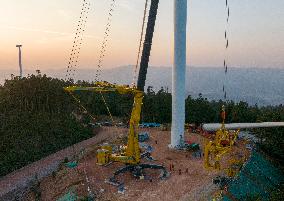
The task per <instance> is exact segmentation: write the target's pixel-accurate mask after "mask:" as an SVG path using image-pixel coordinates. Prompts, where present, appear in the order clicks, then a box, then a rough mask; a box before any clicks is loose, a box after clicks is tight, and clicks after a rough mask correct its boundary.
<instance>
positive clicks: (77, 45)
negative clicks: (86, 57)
mask: <svg viewBox="0 0 284 201" xmlns="http://www.w3.org/2000/svg"><path fill="white" fill-rule="evenodd" d="M90 5H91V3H90V2H89V0H83V4H82V7H81V12H80V17H79V20H78V23H77V26H76V33H75V36H74V40H73V45H72V49H71V52H70V57H69V60H68V66H67V70H66V74H65V80H72V79H73V80H74V79H75V70H76V68H77V67H78V61H79V55H80V50H81V46H82V42H83V34H84V32H85V28H86V23H87V19H88V13H89V11H90Z"/></svg>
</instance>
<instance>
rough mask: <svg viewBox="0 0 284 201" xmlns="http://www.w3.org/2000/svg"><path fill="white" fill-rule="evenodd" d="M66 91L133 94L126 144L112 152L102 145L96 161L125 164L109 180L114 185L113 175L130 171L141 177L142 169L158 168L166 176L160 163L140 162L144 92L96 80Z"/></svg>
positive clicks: (166, 173) (142, 174)
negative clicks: (90, 84) (139, 138)
mask: <svg viewBox="0 0 284 201" xmlns="http://www.w3.org/2000/svg"><path fill="white" fill-rule="evenodd" d="M64 90H65V91H67V92H70V93H72V92H75V91H93V92H96V93H107V92H114V93H119V94H131V95H134V103H133V108H132V112H131V118H130V123H129V131H128V141H127V145H126V146H124V149H123V150H122V151H120V152H119V153H113V150H112V147H111V146H109V145H103V146H102V147H101V148H100V149H99V150H98V151H97V163H98V164H99V165H106V164H108V163H110V162H121V163H124V164H126V166H125V167H123V168H121V169H118V170H117V171H116V172H115V173H114V176H113V177H112V178H110V180H109V182H110V183H112V184H115V185H119V182H117V181H116V179H115V176H116V175H118V174H120V173H124V172H127V171H130V172H132V173H133V175H134V176H136V177H141V176H142V177H143V176H144V173H143V169H146V168H151V169H160V170H161V171H162V175H161V178H165V177H167V176H168V172H167V171H166V169H165V168H164V167H163V166H161V165H156V164H141V163H140V162H141V151H140V147H139V141H138V125H139V121H140V113H141V106H142V100H143V97H144V93H143V92H142V91H140V90H138V89H136V88H134V87H129V86H127V85H115V84H111V83H108V82H96V83H95V84H94V86H91V87H78V86H69V87H65V88H64Z"/></svg>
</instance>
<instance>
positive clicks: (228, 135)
mask: <svg viewBox="0 0 284 201" xmlns="http://www.w3.org/2000/svg"><path fill="white" fill-rule="evenodd" d="M222 118H223V122H222V125H221V128H220V129H219V130H217V132H216V136H215V139H214V140H213V141H209V142H208V143H207V144H206V145H205V148H204V166H205V168H213V169H217V170H220V169H221V165H220V160H221V158H222V157H223V156H224V155H225V154H226V153H228V152H229V151H230V150H231V148H232V146H233V145H234V143H235V141H236V138H237V136H238V134H239V130H237V131H234V132H229V131H228V130H227V129H226V128H225V107H224V106H223V107H222Z"/></svg>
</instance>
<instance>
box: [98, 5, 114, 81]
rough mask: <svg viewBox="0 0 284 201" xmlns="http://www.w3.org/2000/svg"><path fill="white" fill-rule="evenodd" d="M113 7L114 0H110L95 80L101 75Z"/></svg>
mask: <svg viewBox="0 0 284 201" xmlns="http://www.w3.org/2000/svg"><path fill="white" fill-rule="evenodd" d="M114 8H115V0H111V3H110V8H109V11H108V18H107V24H106V28H105V32H104V38H103V42H102V45H101V50H100V56H99V60H98V65H97V70H96V76H95V81H96V82H97V81H99V80H100V79H99V78H100V75H101V72H102V70H101V68H102V65H103V60H104V57H105V54H106V47H107V42H108V38H109V35H110V28H111V21H112V18H113V12H114Z"/></svg>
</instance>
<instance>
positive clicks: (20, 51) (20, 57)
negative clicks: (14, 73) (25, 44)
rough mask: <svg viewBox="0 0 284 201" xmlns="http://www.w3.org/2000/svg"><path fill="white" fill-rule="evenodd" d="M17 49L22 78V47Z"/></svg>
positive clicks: (19, 46)
mask: <svg viewBox="0 0 284 201" xmlns="http://www.w3.org/2000/svg"><path fill="white" fill-rule="evenodd" d="M16 47H17V48H19V67H20V78H22V77H23V69H22V50H21V47H22V45H16Z"/></svg>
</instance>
